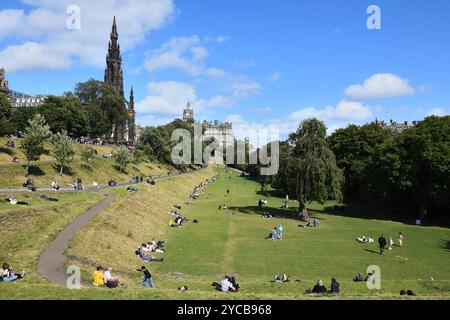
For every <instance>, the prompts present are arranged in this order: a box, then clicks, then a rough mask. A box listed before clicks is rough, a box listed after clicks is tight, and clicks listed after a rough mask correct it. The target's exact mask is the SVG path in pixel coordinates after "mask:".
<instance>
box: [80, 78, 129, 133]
mask: <svg viewBox="0 0 450 320" xmlns="http://www.w3.org/2000/svg"><path fill="white" fill-rule="evenodd" d="M75 95H76V96H77V97H79V99H80V101H81V104H82V105H84V106H88V113H89V116H90V119H89V122H90V126H89V131H90V135H91V137H93V138H95V137H98V136H102V135H105V136H106V138H107V139H110V138H111V137H112V136H113V135H114V140H115V141H116V142H118V141H119V139H120V137H123V135H124V130H125V126H126V123H127V121H128V113H127V109H126V102H125V100H124V99H123V97H121V96H119V95H118V94H117V93H116V91H115V90H114V88H113V87H111V86H110V85H108V84H106V83H104V82H101V81H97V80H93V79H90V80H89V81H87V82H84V83H79V84H77V86H76V88H75Z"/></svg>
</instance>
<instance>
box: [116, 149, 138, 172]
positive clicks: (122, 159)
mask: <svg viewBox="0 0 450 320" xmlns="http://www.w3.org/2000/svg"><path fill="white" fill-rule="evenodd" d="M114 161H115V162H116V164H117V165H118V166H119V171H120V172H124V170H125V169H126V167H127V166H128V165H129V164H130V163H132V162H133V154H131V152H130V151H129V150H128V148H127V147H125V146H120V147H118V148H117V151H116V153H115V154H114Z"/></svg>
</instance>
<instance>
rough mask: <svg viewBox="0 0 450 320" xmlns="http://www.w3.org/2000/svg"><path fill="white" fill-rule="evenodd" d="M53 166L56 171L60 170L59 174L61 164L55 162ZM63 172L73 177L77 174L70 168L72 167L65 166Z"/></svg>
mask: <svg viewBox="0 0 450 320" xmlns="http://www.w3.org/2000/svg"><path fill="white" fill-rule="evenodd" d="M52 168H53V169H54V170H55V171H56V172H58V174H59V171H60V170H61V167H60V166H58V165H57V164H53V165H52ZM63 174H65V175H67V176H69V177H73V176H75V174H76V173H75V171H73V169H72V168H70V167H64V170H63Z"/></svg>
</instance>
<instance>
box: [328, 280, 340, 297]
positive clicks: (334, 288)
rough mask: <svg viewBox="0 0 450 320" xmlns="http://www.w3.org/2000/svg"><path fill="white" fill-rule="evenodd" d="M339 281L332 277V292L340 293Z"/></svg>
mask: <svg viewBox="0 0 450 320" xmlns="http://www.w3.org/2000/svg"><path fill="white" fill-rule="evenodd" d="M340 291H341V290H340V286H339V282H337V280H336V279H335V278H333V279H331V290H330V293H332V294H338V293H339V292H340Z"/></svg>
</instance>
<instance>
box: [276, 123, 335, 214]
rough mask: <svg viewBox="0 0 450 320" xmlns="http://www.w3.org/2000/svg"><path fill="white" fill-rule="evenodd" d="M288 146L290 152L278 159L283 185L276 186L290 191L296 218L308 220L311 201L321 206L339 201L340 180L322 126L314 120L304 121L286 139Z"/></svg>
mask: <svg viewBox="0 0 450 320" xmlns="http://www.w3.org/2000/svg"><path fill="white" fill-rule="evenodd" d="M289 144H290V145H291V146H292V149H291V150H290V152H289V153H287V154H285V155H284V156H283V157H282V159H280V169H281V171H282V173H281V175H280V177H281V179H283V180H284V181H283V180H282V181H279V184H281V183H282V184H283V185H288V184H290V185H291V186H290V187H289V189H290V190H291V191H294V194H295V196H296V198H297V200H298V202H299V208H298V212H299V217H300V218H303V219H305V218H307V217H308V210H307V203H308V202H310V201H319V202H323V201H325V200H327V199H329V198H331V197H332V198H334V199H336V200H337V201H341V199H342V194H341V184H342V181H343V176H342V172H341V170H340V169H339V168H338V167H337V165H336V159H335V156H334V154H333V152H332V151H331V150H330V148H329V147H328V144H327V141H326V127H325V125H324V124H323V123H322V122H321V121H319V120H317V119H309V120H305V121H304V122H302V123H301V124H300V126H299V128H298V130H297V132H295V133H292V134H291V135H290V136H289ZM280 182H281V183H280ZM330 188H331V194H330ZM285 191H287V190H285Z"/></svg>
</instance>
